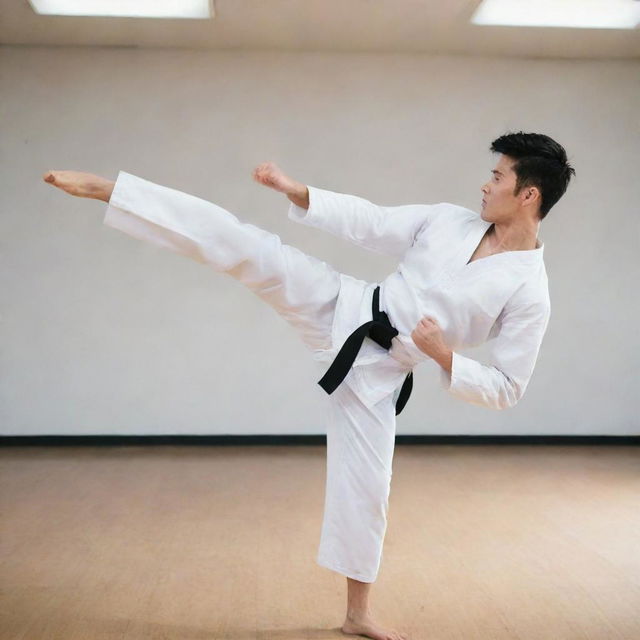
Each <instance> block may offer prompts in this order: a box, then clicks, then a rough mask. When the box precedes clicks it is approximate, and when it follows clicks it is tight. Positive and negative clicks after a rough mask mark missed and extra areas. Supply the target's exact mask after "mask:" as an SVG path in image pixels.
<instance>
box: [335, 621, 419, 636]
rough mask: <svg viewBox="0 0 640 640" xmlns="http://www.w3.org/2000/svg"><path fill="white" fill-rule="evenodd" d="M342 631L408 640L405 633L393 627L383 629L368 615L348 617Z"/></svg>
mask: <svg viewBox="0 0 640 640" xmlns="http://www.w3.org/2000/svg"><path fill="white" fill-rule="evenodd" d="M342 631H343V632H344V633H349V634H354V635H361V636H366V637H367V638H373V639H374V640H408V638H409V636H408V635H407V634H406V633H400V632H399V631H396V630H395V629H388V630H387V629H383V628H382V627H379V626H378V625H377V624H375V622H373V620H372V619H371V617H370V616H367V615H365V616H362V617H357V618H349V617H348V616H347V619H346V620H345V621H344V624H343V625H342Z"/></svg>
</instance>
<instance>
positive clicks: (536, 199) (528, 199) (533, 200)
mask: <svg viewBox="0 0 640 640" xmlns="http://www.w3.org/2000/svg"><path fill="white" fill-rule="evenodd" d="M520 196H521V197H522V204H523V205H525V206H531V205H536V204H538V205H539V204H540V203H541V202H542V194H541V193H540V189H538V187H536V186H531V187H524V188H523V189H522V193H521V194H520Z"/></svg>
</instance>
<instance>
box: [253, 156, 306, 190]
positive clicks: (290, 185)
mask: <svg viewBox="0 0 640 640" xmlns="http://www.w3.org/2000/svg"><path fill="white" fill-rule="evenodd" d="M252 175H253V179H254V180H255V181H256V182H259V183H260V184H263V185H264V186H265V187H270V188H271V189H275V190H276V191H280V192H281V193H290V192H292V191H295V190H296V187H297V185H298V183H297V182H296V181H295V180H293V179H292V178H290V177H289V176H287V175H285V174H284V172H283V171H282V170H281V169H280V167H278V165H276V164H275V163H273V162H263V163H262V164H260V165H258V166H257V167H256V168H255V169H254V170H253V174H252Z"/></svg>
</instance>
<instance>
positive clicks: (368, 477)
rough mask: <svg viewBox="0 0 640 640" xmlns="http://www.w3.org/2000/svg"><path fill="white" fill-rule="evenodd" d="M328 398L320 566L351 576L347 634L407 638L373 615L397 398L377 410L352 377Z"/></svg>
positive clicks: (383, 402) (394, 639)
mask: <svg viewBox="0 0 640 640" xmlns="http://www.w3.org/2000/svg"><path fill="white" fill-rule="evenodd" d="M352 375H353V370H351V371H350V372H349V375H348V376H347V378H345V380H344V381H343V383H342V384H341V385H340V386H339V387H338V388H337V389H336V390H335V391H334V392H333V394H331V395H330V396H327V397H326V405H325V406H326V408H327V478H326V494H325V511H324V518H323V523H322V533H321V536H320V546H319V549H318V556H317V562H318V564H320V565H321V566H323V567H326V568H328V569H331V570H333V571H336V572H337V573H340V574H342V575H344V576H345V577H346V578H347V587H348V600H347V615H346V619H345V621H344V624H343V626H342V630H343V631H344V632H345V633H351V634H359V635H365V636H367V637H370V638H375V639H376V640H404V639H405V638H407V636H406V634H402V633H399V632H397V631H394V630H388V629H384V628H383V627H380V626H379V625H378V624H376V623H375V622H374V621H373V619H372V616H371V609H370V606H369V593H370V590H371V583H373V582H375V580H376V578H377V575H378V571H379V567H380V563H381V559H382V547H383V541H384V536H385V533H386V528H387V513H388V504H389V502H388V501H389V491H390V483H391V475H392V468H391V467H392V458H393V450H394V444H395V425H396V421H395V419H396V416H395V405H394V402H393V400H394V398H393V394H390V395H389V396H387V397H385V398H383V399H382V400H381V401H380V402H378V403H377V404H375V405H374V406H373V407H370V406H367V404H365V403H364V402H363V399H362V398H360V397H359V395H358V394H357V393H355V392H354V391H353V389H352V388H351V386H350V384H349V378H350V376H352Z"/></svg>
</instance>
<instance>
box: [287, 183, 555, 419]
mask: <svg viewBox="0 0 640 640" xmlns="http://www.w3.org/2000/svg"><path fill="white" fill-rule="evenodd" d="M308 190H309V203H310V204H309V208H308V209H303V208H301V207H298V206H297V205H295V204H291V205H290V207H289V212H288V217H289V218H290V219H291V220H294V221H296V222H299V223H301V224H305V225H308V226H311V227H315V228H318V229H323V230H325V231H328V232H329V233H332V234H333V235H336V236H338V237H341V238H344V239H346V240H348V241H350V242H352V243H354V244H356V245H358V246H360V247H363V248H365V249H368V250H370V251H374V252H376V253H380V254H385V255H390V256H394V257H396V258H398V259H399V264H398V267H397V269H396V271H395V272H394V273H392V274H390V275H389V276H388V277H387V278H385V279H384V281H383V282H381V283H380V308H381V309H382V310H383V311H386V313H387V315H388V316H389V320H390V321H391V324H392V325H393V326H394V327H395V328H396V329H397V330H398V331H399V335H398V336H397V337H396V338H394V339H393V346H392V348H391V349H390V350H389V351H388V352H387V351H386V350H385V349H383V348H382V347H380V346H379V345H377V344H376V343H375V342H373V341H372V340H370V339H369V338H366V339H365V341H364V343H363V348H362V349H361V351H360V353H359V355H358V358H357V359H356V361H355V363H354V366H353V375H351V376H348V377H347V378H346V379H345V382H347V383H348V384H350V385H351V386H352V387H353V389H354V390H355V391H356V392H357V393H358V394H359V396H360V397H361V398H362V399H363V400H364V401H365V402H367V403H376V402H379V401H380V400H381V399H382V398H383V397H385V396H386V395H388V394H389V393H392V392H394V391H396V392H397V391H399V387H400V386H401V384H402V382H403V380H404V377H405V376H406V374H407V372H408V371H410V370H411V369H412V368H413V367H414V366H415V365H417V364H419V363H420V362H422V361H424V360H426V359H427V358H428V357H429V356H427V355H426V354H425V353H423V352H422V351H420V350H419V349H418V348H417V346H416V345H415V343H414V342H413V340H412V338H411V332H412V331H413V330H414V329H415V327H416V325H417V324H418V322H419V321H420V319H421V318H422V317H423V316H429V317H431V318H433V319H434V320H435V321H436V322H437V323H438V325H439V326H440V328H441V329H442V333H443V338H444V341H445V343H446V344H447V345H448V347H449V348H450V349H452V350H453V362H452V372H451V375H449V373H448V372H447V371H446V370H444V369H443V368H440V372H441V373H440V376H441V378H440V379H441V383H442V385H443V387H444V388H445V389H446V390H448V391H449V392H450V393H452V394H453V395H454V396H456V397H458V398H460V399H461V400H464V401H466V402H470V403H472V404H475V405H479V406H483V407H488V408H491V409H506V408H509V407H513V406H514V405H515V404H516V403H517V402H518V401H519V400H520V398H522V396H523V394H524V392H525V389H526V388H527V385H528V383H529V380H530V379H531V376H532V374H533V369H534V367H535V363H536V360H537V357H538V352H539V349H540V345H541V343H542V338H543V336H544V334H545V331H546V328H547V325H548V322H549V317H550V312H551V305H550V300H549V290H548V281H547V274H546V270H545V266H544V261H543V250H544V244H542V243H541V242H540V241H538V246H537V247H536V249H531V250H525V251H504V252H502V253H497V254H494V255H491V256H487V257H484V258H480V259H478V260H474V261H473V262H471V263H468V261H469V259H470V258H471V256H472V255H473V253H474V251H475V249H476V248H477V246H478V244H479V243H480V241H481V240H482V238H483V236H484V234H485V233H486V231H487V230H488V229H489V227H490V226H491V224H492V223H490V222H486V221H485V220H483V219H482V217H481V216H480V215H479V214H477V213H476V212H474V211H471V210H469V209H466V208H464V207H461V206H458V205H454V204H450V203H448V202H441V203H439V204H431V205H427V204H408V205H402V206H394V207H387V206H380V205H375V204H373V203H371V202H369V201H368V200H365V199H364V198H361V197H358V196H353V195H347V194H342V193H336V192H333V191H328V190H325V189H319V188H317V187H312V186H308ZM340 277H341V290H340V294H339V297H338V304H337V308H336V314H335V319H334V327H333V331H332V342H333V344H332V347H331V349H328V350H323V351H317V352H316V353H315V355H314V357H315V358H316V360H318V361H330V360H333V358H334V357H335V354H336V353H337V351H338V350H339V349H340V347H341V346H342V344H343V343H344V341H345V339H346V338H347V337H348V336H349V335H350V333H351V332H352V331H353V330H354V329H355V328H356V327H357V326H359V325H361V324H363V323H364V322H367V321H368V320H370V319H371V297H372V292H373V289H374V288H375V286H376V283H367V282H364V281H362V280H358V279H356V278H353V277H351V276H348V275H346V274H341V276H340ZM485 341H486V342H487V346H488V348H489V353H490V358H489V362H488V363H487V364H482V363H480V362H479V361H477V360H474V359H472V358H469V357H466V356H463V355H462V354H460V353H458V352H457V350H458V349H464V348H468V347H473V346H477V345H479V344H481V343H483V342H485Z"/></svg>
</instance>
